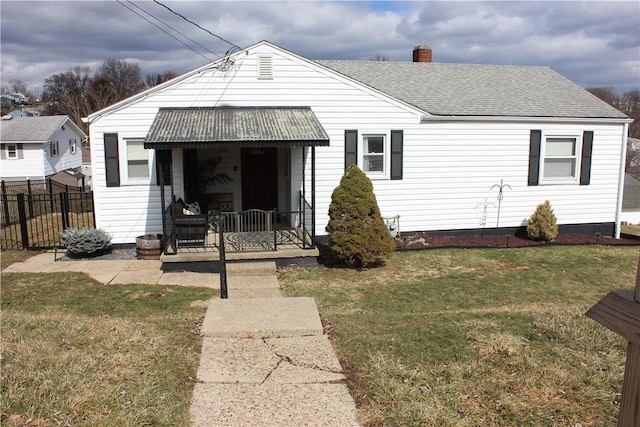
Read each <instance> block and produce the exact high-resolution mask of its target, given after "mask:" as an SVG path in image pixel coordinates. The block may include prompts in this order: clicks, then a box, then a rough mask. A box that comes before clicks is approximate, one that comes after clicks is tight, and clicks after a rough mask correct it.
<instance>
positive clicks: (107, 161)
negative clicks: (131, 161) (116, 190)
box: [104, 133, 120, 187]
mask: <svg viewBox="0 0 640 427" xmlns="http://www.w3.org/2000/svg"><path fill="white" fill-rule="evenodd" d="M104 167H105V174H106V178H107V187H120V158H119V156H118V134H117V133H105V134H104Z"/></svg>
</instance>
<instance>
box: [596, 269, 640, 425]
mask: <svg viewBox="0 0 640 427" xmlns="http://www.w3.org/2000/svg"><path fill="white" fill-rule="evenodd" d="M587 316H589V317H591V318H592V319H593V320H595V321H596V322H598V323H600V324H602V325H604V326H606V327H607V328H608V329H611V330H612V331H613V332H615V333H616V334H618V335H621V336H622V337H624V338H626V339H627V341H629V347H628V350H627V362H626V364H625V368H624V380H623V383H622V402H621V404H620V415H619V416H618V426H619V427H636V426H640V258H639V259H638V271H637V273H636V287H635V290H634V289H629V290H623V291H614V292H610V293H609V294H608V295H607V296H606V297H604V298H603V299H602V300H601V301H600V302H599V303H597V304H596V305H594V306H593V307H591V309H589V311H588V312H587Z"/></svg>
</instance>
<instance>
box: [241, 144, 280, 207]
mask: <svg viewBox="0 0 640 427" xmlns="http://www.w3.org/2000/svg"><path fill="white" fill-rule="evenodd" d="M277 207H278V156H277V151H276V149H275V148H243V149H242V210H248V209H263V210H273V209H276V208H277Z"/></svg>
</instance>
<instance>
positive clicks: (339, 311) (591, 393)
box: [281, 246, 639, 426]
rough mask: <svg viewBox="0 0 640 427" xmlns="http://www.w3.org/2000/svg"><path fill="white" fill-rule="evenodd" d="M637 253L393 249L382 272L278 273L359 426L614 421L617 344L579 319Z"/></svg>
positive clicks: (630, 277)
mask: <svg viewBox="0 0 640 427" xmlns="http://www.w3.org/2000/svg"><path fill="white" fill-rule="evenodd" d="M638 255H639V251H638V247H603V246H579V247H560V246H555V247H538V248H521V249H482V250H471V249H454V250H431V251H420V252H413V253H407V252H405V253H396V255H395V257H394V258H393V259H392V260H391V261H390V262H389V263H388V264H387V265H386V266H385V267H383V268H380V269H372V270H365V271H361V272H358V271H353V270H345V269H318V270H304V269H292V270H285V271H283V272H282V273H283V274H282V276H283V277H282V279H281V285H282V286H283V288H284V289H285V292H286V294H287V295H290V296H294V295H305V296H313V297H315V299H316V302H317V304H318V307H319V310H320V313H321V316H322V317H323V318H324V319H325V323H328V324H329V325H330V327H331V329H330V331H331V332H330V336H331V339H332V342H333V344H334V347H335V348H336V350H337V352H338V354H339V357H340V359H341V362H342V364H343V367H344V368H345V369H346V371H347V373H348V380H349V385H350V389H351V391H352V394H353V395H354V396H355V398H356V400H357V402H358V405H359V411H360V416H361V420H362V422H363V423H364V424H365V425H372V426H373V425H385V426H387V425H388V426H411V425H415V426H417V425H426V426H457V425H461V426H462V425H464V426H467V425H469V426H476V425H478V426H479V425H483V426H484V425H492V426H493V425H499V426H513V425H527V426H529V425H534V426H551V425H565V426H572V425H576V424H577V423H580V424H582V425H583V426H605V425H614V424H615V422H616V419H617V414H618V411H619V402H620V395H619V393H620V390H621V384H622V378H623V370H624V360H625V350H626V343H625V342H624V341H623V340H622V339H621V338H619V337H617V336H616V335H615V334H613V333H612V332H610V331H608V330H607V329H606V328H604V327H603V326H600V325H599V324H598V323H596V322H595V321H593V320H591V319H589V318H587V317H586V316H584V313H585V312H586V311H587V310H588V309H589V308H590V307H591V306H592V305H594V304H595V303H597V302H598V301H599V300H600V299H601V298H602V297H604V296H605V295H606V294H607V293H608V292H609V291H611V290H615V289H623V288H631V287H633V286H634V284H635V269H636V266H637V263H638Z"/></svg>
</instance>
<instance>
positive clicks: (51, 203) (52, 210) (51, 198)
mask: <svg viewBox="0 0 640 427" xmlns="http://www.w3.org/2000/svg"><path fill="white" fill-rule="evenodd" d="M47 187H48V188H49V196H50V197H49V204H50V205H51V213H53V212H55V207H54V206H53V181H51V178H49V179H48V180H47Z"/></svg>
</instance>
